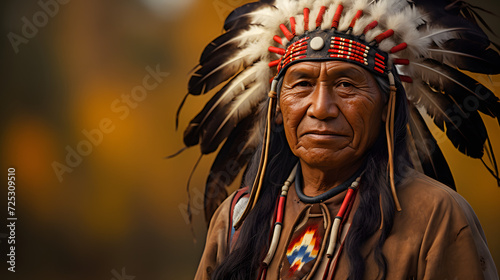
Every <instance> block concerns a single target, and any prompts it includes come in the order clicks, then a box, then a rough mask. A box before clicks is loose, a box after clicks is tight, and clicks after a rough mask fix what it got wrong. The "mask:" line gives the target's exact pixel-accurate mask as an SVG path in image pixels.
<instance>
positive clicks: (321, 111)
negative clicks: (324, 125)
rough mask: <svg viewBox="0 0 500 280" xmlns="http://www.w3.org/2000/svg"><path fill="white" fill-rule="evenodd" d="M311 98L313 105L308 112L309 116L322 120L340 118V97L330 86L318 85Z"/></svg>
mask: <svg viewBox="0 0 500 280" xmlns="http://www.w3.org/2000/svg"><path fill="white" fill-rule="evenodd" d="M310 97H311V104H310V106H309V108H308V110H307V115H308V116H310V117H312V118H316V119H320V120H326V119H329V118H336V117H338V116H339V107H338V104H337V99H338V97H337V96H336V94H335V92H334V90H333V88H331V87H330V86H328V85H324V84H318V85H317V87H316V88H315V90H314V92H313V94H311V95H310Z"/></svg>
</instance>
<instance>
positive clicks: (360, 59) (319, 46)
mask: <svg viewBox="0 0 500 280" xmlns="http://www.w3.org/2000/svg"><path fill="white" fill-rule="evenodd" d="M311 33H312V34H311ZM311 33H309V34H308V36H306V37H303V38H301V39H298V40H297V41H295V42H293V43H291V44H290V45H289V46H288V47H287V48H286V49H282V48H278V47H269V51H270V52H273V53H276V54H279V55H282V57H281V58H280V59H278V60H275V61H272V62H271V63H269V67H275V66H277V67H278V76H281V75H283V74H284V72H285V70H286V68H288V67H289V66H290V64H291V63H292V62H297V61H300V60H304V61H327V60H340V61H346V62H351V63H355V64H357V65H360V66H362V67H363V68H365V69H367V70H369V71H371V72H373V73H375V74H382V75H384V74H387V72H388V68H387V63H386V61H387V54H386V53H384V52H381V51H378V50H377V49H376V48H373V47H370V46H369V45H368V44H366V43H363V42H360V41H359V40H357V38H355V37H351V36H349V35H346V34H341V33H337V32H335V33H334V34H333V35H330V34H331V32H329V34H325V33H324V32H318V34H317V36H314V35H313V34H314V33H313V32H311ZM325 35H326V36H325ZM327 41H329V44H328V45H326V44H325V42H327Z"/></svg>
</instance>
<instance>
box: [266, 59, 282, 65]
mask: <svg viewBox="0 0 500 280" xmlns="http://www.w3.org/2000/svg"><path fill="white" fill-rule="evenodd" d="M280 61H281V58H280V59H276V60H273V61H271V62H269V64H268V65H269V67H274V66H276V65H278V64H280Z"/></svg>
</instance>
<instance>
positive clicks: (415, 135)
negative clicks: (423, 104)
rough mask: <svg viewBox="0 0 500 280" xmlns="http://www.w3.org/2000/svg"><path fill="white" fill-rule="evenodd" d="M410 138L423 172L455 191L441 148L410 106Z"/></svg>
mask: <svg viewBox="0 0 500 280" xmlns="http://www.w3.org/2000/svg"><path fill="white" fill-rule="evenodd" d="M410 107H411V108H410V118H409V127H410V135H409V138H411V139H412V140H413V143H414V144H415V148H416V151H415V153H416V155H417V157H418V159H419V160H420V163H421V165H422V171H423V172H424V173H425V174H426V175H427V176H429V177H431V178H434V179H436V180H438V181H440V182H441V183H443V184H445V185H447V186H449V187H450V188H452V189H453V190H456V189H455V181H454V180H453V175H452V174H451V170H450V167H449V166H448V163H447V162H446V159H445V158H444V156H443V153H442V152H441V149H440V148H439V145H438V143H437V142H436V140H435V139H434V137H433V136H432V134H431V132H430V131H429V129H428V128H427V125H426V124H425V121H424V119H423V118H422V116H421V115H420V112H419V111H418V110H417V109H416V108H415V107H414V106H410Z"/></svg>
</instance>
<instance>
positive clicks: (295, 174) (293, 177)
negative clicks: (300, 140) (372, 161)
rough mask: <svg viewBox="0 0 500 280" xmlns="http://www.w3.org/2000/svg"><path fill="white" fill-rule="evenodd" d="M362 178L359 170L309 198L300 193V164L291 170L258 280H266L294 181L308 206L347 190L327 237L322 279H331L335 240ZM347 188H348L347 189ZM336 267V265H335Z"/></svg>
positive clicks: (280, 200) (285, 183)
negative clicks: (333, 186) (341, 181)
mask: <svg viewBox="0 0 500 280" xmlns="http://www.w3.org/2000/svg"><path fill="white" fill-rule="evenodd" d="M361 176H362V170H359V171H358V172H356V173H355V174H354V175H353V176H351V178H349V179H348V180H347V181H345V182H344V183H342V184H341V185H340V186H338V187H335V188H333V189H331V190H329V191H327V192H325V193H323V194H321V195H319V196H316V197H309V196H306V195H305V194H304V193H303V191H302V183H301V180H302V172H301V168H300V163H297V165H295V167H294V168H293V170H292V172H291V173H290V175H289V176H288V178H287V180H286V181H285V182H284V183H283V186H282V188H281V194H280V196H279V198H278V207H277V211H276V216H275V220H274V227H273V234H272V237H271V243H270V244H271V245H270V246H269V250H268V252H267V255H266V257H265V258H264V260H263V262H262V268H261V270H260V272H259V275H260V276H259V278H258V279H261V280H264V279H266V274H267V268H268V266H269V264H270V263H271V261H272V259H273V257H274V255H275V253H276V249H277V247H278V243H279V239H280V236H281V230H282V228H283V218H284V214H285V203H286V198H287V195H288V190H289V188H290V186H291V184H292V183H293V182H294V181H295V189H296V192H297V196H298V197H299V199H300V200H301V201H302V202H304V203H308V204H312V203H319V202H323V201H325V200H327V199H329V198H331V197H333V196H335V195H337V194H339V193H341V192H343V191H345V190H346V189H347V193H346V196H345V197H344V200H343V201H342V204H341V206H340V209H339V211H338V213H337V215H336V216H335V219H334V221H333V225H332V227H331V231H330V232H331V234H330V236H329V240H328V247H327V251H326V257H327V258H328V263H327V266H326V269H325V272H324V276H323V279H327V277H328V275H331V277H330V278H332V277H333V271H334V269H335V267H334V268H333V269H329V268H330V266H331V263H332V260H333V258H334V251H335V247H336V244H337V238H338V236H339V232H340V231H341V227H342V224H343V222H344V221H345V218H347V216H348V215H349V212H350V209H351V207H352V204H353V202H354V199H355V197H356V193H357V189H358V186H359V181H360V180H361ZM354 178H355V179H354ZM348 186H349V187H348ZM342 247H343V246H340V248H339V251H338V254H340V251H341V250H342ZM337 259H338V258H337ZM335 265H336V263H335Z"/></svg>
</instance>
